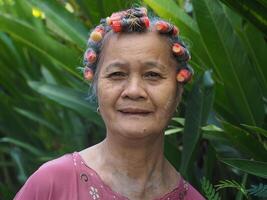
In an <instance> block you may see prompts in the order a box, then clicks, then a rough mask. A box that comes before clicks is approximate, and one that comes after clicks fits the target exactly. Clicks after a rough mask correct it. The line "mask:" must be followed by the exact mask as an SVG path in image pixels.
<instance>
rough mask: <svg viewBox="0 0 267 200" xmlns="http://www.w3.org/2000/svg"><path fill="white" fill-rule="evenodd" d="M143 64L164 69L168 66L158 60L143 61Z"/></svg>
mask: <svg viewBox="0 0 267 200" xmlns="http://www.w3.org/2000/svg"><path fill="white" fill-rule="evenodd" d="M142 64H143V65H144V66H147V67H152V68H153V67H157V68H162V69H163V70H166V69H167V67H166V66H165V65H163V64H161V63H159V62H157V61H145V62H142Z"/></svg>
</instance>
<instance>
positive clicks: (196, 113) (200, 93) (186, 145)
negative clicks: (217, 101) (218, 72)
mask: <svg viewBox="0 0 267 200" xmlns="http://www.w3.org/2000/svg"><path fill="white" fill-rule="evenodd" d="M213 84H214V82H213V80H212V78H211V72H210V71H206V72H205V73H204V75H203V76H201V77H200V78H199V79H198V80H197V81H196V82H195V83H194V86H193V88H192V91H191V92H190V94H189V97H188V104H187V107H186V115H185V127H184V134H183V152H182V161H181V166H180V173H181V174H183V175H184V176H186V175H187V173H188V169H189V163H190V161H191V160H192V159H193V157H194V154H193V153H194V151H195V150H196V149H197V145H198V142H199V139H200V137H201V126H203V125H205V124H206V121H207V118H208V115H209V113H210V110H211V107H212V103H213V98H214V88H213Z"/></svg>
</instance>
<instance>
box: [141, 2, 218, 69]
mask: <svg viewBox="0 0 267 200" xmlns="http://www.w3.org/2000/svg"><path fill="white" fill-rule="evenodd" d="M144 2H145V3H146V4H148V5H149V6H150V7H151V8H152V9H153V10H154V11H155V12H156V13H157V14H158V15H159V16H160V17H162V18H164V19H169V20H170V21H172V22H173V23H174V24H176V25H177V27H178V28H179V29H180V32H181V35H182V37H183V38H184V39H186V42H188V43H189V46H190V51H191V52H192V61H195V62H197V63H198V64H199V66H201V68H206V67H207V66H208V67H209V66H212V65H213V64H212V62H211V60H210V57H209V56H208V54H207V51H206V49H205V46H204V45H203V42H202V40H201V38H200V35H199V30H198V27H197V25H196V23H195V21H194V20H193V19H192V18H191V17H190V16H188V15H187V14H186V13H185V12H184V11H183V10H182V9H181V8H179V7H178V5H177V4H176V3H175V2H174V1H172V0H164V1H162V0H144ZM188 40H189V41H188Z"/></svg>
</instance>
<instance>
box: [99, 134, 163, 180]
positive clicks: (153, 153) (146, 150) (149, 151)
mask: <svg viewBox="0 0 267 200" xmlns="http://www.w3.org/2000/svg"><path fill="white" fill-rule="evenodd" d="M107 135H108V136H107V138H106V139H105V140H104V141H103V142H102V143H101V151H102V154H101V155H104V157H103V161H104V162H105V165H106V166H109V167H112V168H114V169H117V170H118V172H121V173H122V175H127V177H129V178H130V179H136V180H143V181H145V180H146V179H149V178H151V177H149V176H150V175H152V174H153V173H160V172H161V173H162V172H163V167H164V155H163V140H164V138H163V135H161V136H156V137H154V138H151V137H148V138H142V139H132V138H124V137H120V136H117V137H116V136H113V135H112V134H107Z"/></svg>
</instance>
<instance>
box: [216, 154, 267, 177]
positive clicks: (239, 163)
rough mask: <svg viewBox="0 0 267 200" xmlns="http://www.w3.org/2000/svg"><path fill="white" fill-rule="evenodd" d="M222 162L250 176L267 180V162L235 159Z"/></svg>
mask: <svg viewBox="0 0 267 200" xmlns="http://www.w3.org/2000/svg"><path fill="white" fill-rule="evenodd" d="M220 161H221V162H223V163H225V164H227V165H229V166H231V167H234V168H236V169H239V170H241V171H243V172H246V173H248V174H252V175H255V176H258V177H261V178H267V163H266V162H260V161H252V160H245V159H235V158H231V159H230V158H228V159H220Z"/></svg>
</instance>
